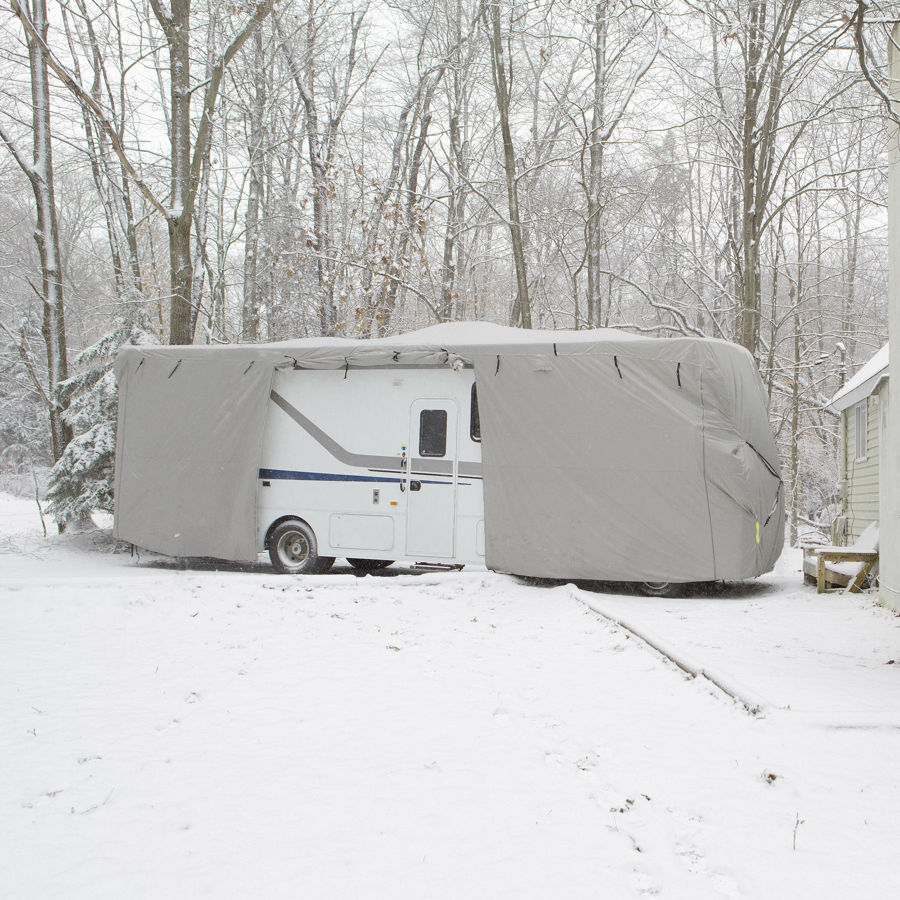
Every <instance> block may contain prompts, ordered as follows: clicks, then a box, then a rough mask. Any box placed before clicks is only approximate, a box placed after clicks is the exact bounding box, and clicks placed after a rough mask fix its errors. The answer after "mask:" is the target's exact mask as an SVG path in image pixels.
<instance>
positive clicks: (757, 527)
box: [756, 522, 759, 544]
mask: <svg viewBox="0 0 900 900" xmlns="http://www.w3.org/2000/svg"><path fill="white" fill-rule="evenodd" d="M756 543H757V544H758V543H759V522H757V523H756Z"/></svg>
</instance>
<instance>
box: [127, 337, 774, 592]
mask: <svg viewBox="0 0 900 900" xmlns="http://www.w3.org/2000/svg"><path fill="white" fill-rule="evenodd" d="M460 360H462V362H464V363H466V364H471V365H473V366H474V368H475V377H476V383H477V386H478V399H479V407H480V414H481V433H482V454H483V472H484V505H485V535H486V564H487V566H488V567H489V568H491V569H494V570H496V571H500V572H511V573H516V574H520V575H532V576H538V577H547V578H573V579H601V580H626V581H707V580H710V581H711V580H720V579H740V578H747V577H752V576H755V575H758V574H761V573H763V572H766V571H768V570H769V569H771V568H772V566H773V565H774V563H775V560H776V559H777V558H778V555H779V553H780V551H781V547H782V544H783V539H784V518H783V514H784V499H783V491H782V484H781V477H780V464H779V460H778V452H777V450H776V447H775V442H774V440H773V437H772V431H771V428H770V426H769V423H768V420H767V417H766V407H765V397H764V393H763V389H762V383H761V381H760V378H759V374H758V372H757V371H756V367H755V364H754V362H753V359H752V357H751V356H750V355H749V354H748V353H747V352H746V351H745V350H743V349H742V348H740V347H737V346H735V345H733V344H729V343H726V342H723V341H715V340H703V339H696V338H677V339H665V340H663V339H655V338H642V337H634V336H631V335H628V334H624V333H621V332H617V331H612V330H608V329H603V330H597V331H579V332H561V331H557V332H554V331H530V332H529V331H520V330H516V329H510V328H503V327H501V326H497V325H489V324H484V323H460V324H450V325H438V326H434V327H432V328H427V329H424V330H422V331H418V332H413V333H411V334H407V335H402V336H400V337H396V338H383V339H378V340H371V341H351V340H342V339H336V338H319V339H308V340H299V341H288V342H283V343H278V344H263V345H239V346H232V347H126V348H123V350H122V351H121V352H120V355H119V358H118V360H117V362H116V377H117V379H118V382H119V391H120V394H119V422H118V443H117V447H116V485H115V487H116V525H115V534H116V537H118V538H119V539H120V540H124V541H128V542H130V543H133V544H136V545H138V546H140V547H144V548H147V549H151V550H155V551H158V552H160V553H165V554H168V555H172V556H211V557H217V558H221V559H233V560H245V561H250V560H255V559H256V557H257V547H256V489H257V481H258V466H259V458H260V445H261V439H262V432H263V424H264V420H265V416H266V411H267V407H268V396H269V392H270V388H271V382H272V376H273V373H274V370H275V368H276V367H279V366H284V365H287V366H296V367H299V368H308V369H313V368H315V369H321V368H345V369H347V370H348V371H349V370H352V369H354V368H356V367H371V366H403V367H415V366H417V365H435V364H458V363H459V361H460Z"/></svg>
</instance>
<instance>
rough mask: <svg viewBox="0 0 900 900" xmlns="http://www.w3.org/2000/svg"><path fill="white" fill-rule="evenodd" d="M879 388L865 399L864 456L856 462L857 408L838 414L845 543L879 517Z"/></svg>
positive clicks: (851, 540) (855, 537)
mask: <svg viewBox="0 0 900 900" xmlns="http://www.w3.org/2000/svg"><path fill="white" fill-rule="evenodd" d="M880 393H881V392H880V390H876V391H875V392H874V393H873V394H872V395H870V396H869V397H867V398H866V400H865V402H866V405H867V408H866V425H867V429H866V432H867V438H868V447H867V456H866V458H865V459H864V460H860V461H857V460H856V459H855V456H856V407H855V406H851V407H849V408H848V409H845V410H844V411H843V413H842V414H841V416H842V419H843V423H842V424H843V428H842V431H843V450H842V454H841V475H842V478H843V482H844V510H845V512H846V515H847V543H853V541H855V540H856V539H857V538H858V537H859V536H860V535H861V534H862V533H863V531H865V529H866V528H867V527H868V526H869V525H870V524H871V523H872V522H877V521H878V520H879V499H878V492H879V472H878V461H879V453H880V450H881V403H880Z"/></svg>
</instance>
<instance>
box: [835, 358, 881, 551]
mask: <svg viewBox="0 0 900 900" xmlns="http://www.w3.org/2000/svg"><path fill="white" fill-rule="evenodd" d="M888 364H889V358H888V345H887V344H885V345H884V346H883V347H882V348H881V349H880V350H879V351H878V352H877V353H876V354H875V355H874V356H873V357H872V358H871V359H870V360H869V361H868V362H867V363H866V364H865V365H864V366H863V367H862V368H861V369H860V370H859V371H858V372H857V373H856V374H855V375H854V376H853V377H852V378H851V379H850V380H849V381H848V382H847V383H846V384H845V385H844V386H843V387H842V388H841V389H840V390H839V391H838V392H837V393H836V394H835V395H834V396H833V397H832V398H831V400H829V401H828V403H826V404H825V408H826V409H831V410H833V411H835V412H837V413H840V416H841V427H840V435H841V515H840V517H839V518H838V521H837V522H836V525H835V534H834V535H833V538H834V540H835V542H836V543H840V544H852V543H853V542H854V541H856V539H857V538H858V537H859V536H860V535H861V534H862V533H863V531H865V529H866V528H867V527H868V526H869V525H870V524H871V523H872V522H878V521H880V518H881V515H880V501H879V491H880V489H881V481H882V473H881V437H882V431H883V430H884V427H885V422H886V416H887V407H888Z"/></svg>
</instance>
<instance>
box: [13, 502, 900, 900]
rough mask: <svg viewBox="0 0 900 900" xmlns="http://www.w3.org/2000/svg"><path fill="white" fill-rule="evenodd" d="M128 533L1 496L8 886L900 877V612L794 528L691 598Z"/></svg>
mask: <svg viewBox="0 0 900 900" xmlns="http://www.w3.org/2000/svg"><path fill="white" fill-rule="evenodd" d="M111 551H112V544H111V542H110V540H109V538H108V535H106V534H104V533H102V532H96V533H92V534H81V535H73V536H71V537H69V536H66V537H62V538H60V537H58V536H52V537H50V538H48V539H45V538H44V537H43V535H42V532H41V528H40V522H39V520H38V518H37V512H36V506H35V504H34V502H33V501H31V502H28V501H23V500H16V499H13V498H11V497H9V496H7V495H0V725H2V727H0V894H2V895H3V896H4V897H6V896H8V897H35V898H37V897H39V898H50V897H65V898H72V897H91V898H95V897H110V898H113V897H114V898H121V897H123V896H128V897H154V898H155V897H198V896H212V897H291V898H295V897H315V898H320V897H333V898H347V897H392V898H395V897H415V898H419V897H429V898H432V897H448V898H451V897H452V898H457V897H467V898H470V897H472V898H474V897H490V898H495V897H516V898H520V897H536V898H549V897H553V898H557V897H559V898H577V897H603V898H627V897H639V896H643V895H651V896H658V897H661V898H692V900H693V898H706V897H747V898H761V900H762V898H766V900H769V898H806V897H810V898H817V900H824V898H841V900H846V898H858V897H859V898H862V897H889V896H896V895H897V894H898V891H900V865H898V855H897V854H898V847H900V816H898V812H897V811H898V809H900V619H898V618H896V617H894V616H893V615H892V614H890V613H889V612H888V611H886V610H884V609H882V608H880V607H877V606H876V605H875V604H874V601H873V598H872V597H871V596H862V597H853V596H850V595H829V596H827V597H818V596H816V594H815V591H814V589H813V588H810V587H805V586H803V585H802V583H801V579H800V575H799V560H798V557H797V556H796V554H795V553H793V552H788V553H787V554H786V556H785V557H783V559H782V561H781V563H780V564H779V568H778V570H777V571H776V572H775V573H774V574H772V575H770V576H767V577H765V578H761V579H759V581H758V582H756V583H748V584H744V585H738V586H733V587H731V588H729V589H726V590H723V591H721V592H716V593H713V594H709V595H703V596H697V597H690V598H682V599H675V600H673V599H647V598H644V597H640V596H633V595H630V594H621V593H620V594H612V593H597V592H591V591H587V590H582V589H578V588H575V587H574V586H571V585H554V586H546V585H533V584H526V583H523V582H520V581H517V580H516V579H514V578H509V577H505V576H500V575H495V574H492V573H486V572H469V571H464V572H461V573H448V574H445V573H440V574H434V573H426V574H412V573H409V572H406V573H401V574H397V575H393V576H388V577H374V576H369V577H365V578H357V577H355V576H354V575H352V574H351V573H350V570H349V569H341V568H337V569H336V570H335V571H334V572H333V573H331V574H328V575H321V576H311V577H281V576H277V575H275V574H274V573H273V572H272V571H271V570H269V569H268V568H267V567H265V566H263V565H260V566H259V567H258V568H257V569H256V570H254V571H250V572H248V571H239V570H237V569H234V570H232V571H214V570H213V569H212V568H196V567H195V568H188V569H182V568H179V567H178V566H176V565H175V564H173V563H171V562H168V561H164V560H160V559H157V558H152V557H147V556H142V557H140V558H132V557H130V556H129V555H128V554H127V553H113V552H111ZM389 571H390V570H389ZM595 609H596V610H599V611H600V612H599V613H598V612H597V611H595ZM611 619H617V620H619V621H621V622H623V623H625V624H627V625H628V627H629V628H631V629H634V630H635V631H638V632H641V633H644V634H646V635H647V636H649V637H650V638H651V639H652V640H653V642H654V643H657V644H658V645H660V646H662V647H664V648H665V649H667V650H670V651H671V652H672V653H673V655H676V656H678V658H679V659H680V660H681V661H687V662H688V663H690V664H691V665H693V666H694V667H695V668H697V669H698V670H699V669H703V670H705V671H706V672H708V673H709V675H710V676H711V677H712V678H713V679H715V680H717V681H720V682H721V683H723V684H725V685H726V686H729V687H732V688H734V689H735V692H736V693H737V694H738V695H739V696H741V697H742V698H743V699H745V700H747V699H749V700H750V701H752V702H750V703H748V705H756V704H759V705H760V706H761V707H762V712H761V714H760V715H757V716H754V715H751V714H749V713H748V712H747V711H746V709H745V707H744V706H743V705H741V704H739V703H735V702H734V701H733V700H732V699H731V698H729V697H728V696H727V695H726V694H724V693H722V692H721V691H720V690H718V689H717V688H715V687H714V686H713V685H712V683H711V682H710V681H709V680H707V679H706V678H704V677H698V678H690V677H688V676H687V675H685V673H684V672H683V671H682V670H681V669H679V668H678V667H676V666H675V665H673V664H672V663H671V662H669V661H668V660H666V659H665V658H664V657H662V656H661V655H660V654H659V653H657V652H656V651H655V650H652V649H650V647H648V645H647V644H646V643H644V642H642V641H641V640H639V639H638V638H637V637H634V636H632V634H631V632H630V631H629V630H627V629H626V628H623V627H621V626H619V625H615V624H613V623H612V622H611V621H610V620H611ZM892 660H896V661H897V663H896V664H892V662H891V661H892Z"/></svg>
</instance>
